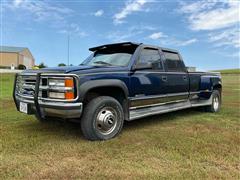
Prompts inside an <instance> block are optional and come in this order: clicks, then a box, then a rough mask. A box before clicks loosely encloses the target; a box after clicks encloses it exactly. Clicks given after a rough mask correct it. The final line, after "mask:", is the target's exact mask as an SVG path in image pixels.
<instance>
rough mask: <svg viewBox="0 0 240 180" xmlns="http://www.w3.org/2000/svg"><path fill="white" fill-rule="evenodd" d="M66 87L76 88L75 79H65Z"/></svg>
mask: <svg viewBox="0 0 240 180" xmlns="http://www.w3.org/2000/svg"><path fill="white" fill-rule="evenodd" d="M65 87H74V82H73V79H65Z"/></svg>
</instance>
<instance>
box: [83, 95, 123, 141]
mask: <svg viewBox="0 0 240 180" xmlns="http://www.w3.org/2000/svg"><path fill="white" fill-rule="evenodd" d="M123 122H124V116H123V108H122V106H121V104H120V103H119V102H118V101H117V100H116V99H114V98H112V97H109V96H100V97H97V98H94V99H93V100H91V101H90V102H89V103H88V104H87V105H86V108H85V109H84V112H83V116H82V119H81V129H82V133H83V135H84V136H85V137H86V138H87V139H89V140H108V139H111V138H113V137H115V136H116V135H118V134H119V133H120V131H121V129H122V126H123Z"/></svg>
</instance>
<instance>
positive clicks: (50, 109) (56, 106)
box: [15, 96, 83, 119]
mask: <svg viewBox="0 0 240 180" xmlns="http://www.w3.org/2000/svg"><path fill="white" fill-rule="evenodd" d="M15 97H16V106H17V109H18V111H19V104H20V102H24V103H27V104H28V114H37V110H36V106H35V104H34V101H32V100H28V99H24V98H22V97H19V96H15ZM38 103H39V108H40V109H39V110H40V112H41V115H40V116H41V117H59V118H62V119H68V118H80V117H81V114H82V109H83V104H82V103H81V102H78V103H60V102H57V103H56V102H44V101H41V100H39V101H38Z"/></svg>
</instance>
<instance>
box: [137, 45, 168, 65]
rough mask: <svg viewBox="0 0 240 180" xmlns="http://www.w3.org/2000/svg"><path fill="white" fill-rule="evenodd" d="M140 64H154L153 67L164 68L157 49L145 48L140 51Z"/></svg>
mask: <svg viewBox="0 0 240 180" xmlns="http://www.w3.org/2000/svg"><path fill="white" fill-rule="evenodd" d="M138 64H152V66H153V69H163V67H162V62H161V57H160V54H159V52H158V50H157V49H151V48H144V49H143V50H142V51H141V53H140V58H139V61H138Z"/></svg>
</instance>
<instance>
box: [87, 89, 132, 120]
mask: <svg viewBox="0 0 240 180" xmlns="http://www.w3.org/2000/svg"><path fill="white" fill-rule="evenodd" d="M98 96H110V97H113V98H115V99H116V100H117V101H118V102H119V103H120V104H121V105H122V107H123V112H124V116H125V119H128V118H129V109H128V99H127V96H126V95H125V93H124V91H123V90H122V89H121V88H119V87H97V88H93V89H90V90H89V91H88V92H87V93H86V95H85V97H84V100H83V104H88V103H89V102H90V101H91V100H92V99H94V98H96V97H98Z"/></svg>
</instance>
